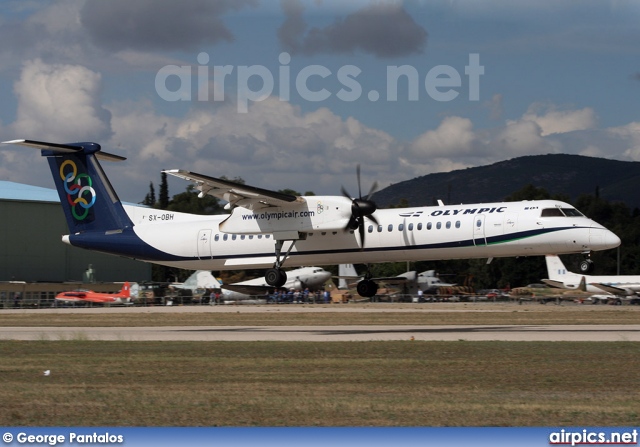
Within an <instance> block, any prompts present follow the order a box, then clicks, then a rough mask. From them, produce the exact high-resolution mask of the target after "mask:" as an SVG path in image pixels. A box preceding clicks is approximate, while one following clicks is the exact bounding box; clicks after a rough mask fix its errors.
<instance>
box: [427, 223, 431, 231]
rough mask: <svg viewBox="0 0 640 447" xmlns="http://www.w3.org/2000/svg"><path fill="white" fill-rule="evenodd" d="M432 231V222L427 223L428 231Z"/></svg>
mask: <svg viewBox="0 0 640 447" xmlns="http://www.w3.org/2000/svg"><path fill="white" fill-rule="evenodd" d="M430 229H431V222H427V230H430Z"/></svg>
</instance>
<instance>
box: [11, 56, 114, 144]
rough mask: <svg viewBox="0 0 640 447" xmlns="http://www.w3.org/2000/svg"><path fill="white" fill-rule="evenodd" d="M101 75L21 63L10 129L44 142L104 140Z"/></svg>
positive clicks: (106, 128)
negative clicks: (16, 99) (16, 105)
mask: <svg viewBox="0 0 640 447" xmlns="http://www.w3.org/2000/svg"><path fill="white" fill-rule="evenodd" d="M100 83H101V76H100V74H99V73H96V72H93V71H91V70H89V69H87V68H85V67H82V66H79V65H62V64H46V63H44V62H42V61H41V60H39V59H36V60H33V61H29V62H26V63H25V64H24V67H23V70H22V73H21V76H20V79H19V80H18V81H17V82H16V84H15V86H14V90H15V93H16V96H17V98H18V109H17V117H16V121H15V122H14V123H13V124H12V126H11V129H12V130H13V132H14V133H15V134H16V135H21V136H23V137H24V138H30V139H44V140H47V141H65V142H66V141H81V140H83V139H85V140H86V139H97V140H105V139H106V138H107V137H108V136H109V134H110V132H111V129H110V119H111V116H110V113H109V112H108V111H107V110H106V109H104V108H103V107H102V105H101V103H100Z"/></svg>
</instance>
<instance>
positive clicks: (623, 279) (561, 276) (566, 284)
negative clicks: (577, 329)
mask: <svg viewBox="0 0 640 447" xmlns="http://www.w3.org/2000/svg"><path fill="white" fill-rule="evenodd" d="M545 260H546V262H547V272H548V275H549V278H548V279H543V280H542V281H543V282H544V283H545V284H548V285H550V286H552V287H558V288H561V289H575V290H582V291H586V292H593V293H602V292H606V293H610V294H612V295H626V296H632V295H636V294H638V292H640V275H596V276H590V275H580V274H578V273H572V272H570V271H569V270H567V268H566V267H565V266H564V263H563V262H562V260H561V259H560V258H559V257H558V256H553V255H547V256H545Z"/></svg>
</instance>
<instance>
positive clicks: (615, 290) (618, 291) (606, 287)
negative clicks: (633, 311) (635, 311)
mask: <svg viewBox="0 0 640 447" xmlns="http://www.w3.org/2000/svg"><path fill="white" fill-rule="evenodd" d="M589 284H590V285H592V286H593V287H597V288H598V289H600V290H603V291H605V292H607V293H612V294H614V295H635V292H634V291H633V290H632V289H630V288H626V287H616V286H612V285H610V284H602V283H597V282H592V283H589Z"/></svg>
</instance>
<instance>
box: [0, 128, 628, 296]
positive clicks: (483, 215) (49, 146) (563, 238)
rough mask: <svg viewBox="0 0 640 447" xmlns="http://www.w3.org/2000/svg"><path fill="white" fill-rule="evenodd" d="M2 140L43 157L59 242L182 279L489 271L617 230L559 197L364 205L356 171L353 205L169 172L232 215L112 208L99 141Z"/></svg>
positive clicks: (365, 282) (609, 244) (365, 290)
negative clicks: (452, 263) (63, 228)
mask: <svg viewBox="0 0 640 447" xmlns="http://www.w3.org/2000/svg"><path fill="white" fill-rule="evenodd" d="M4 143H5V144H14V145H21V146H27V147H32V148H36V149H39V150H41V153H42V155H43V156H44V157H46V158H47V159H48V162H49V166H50V169H51V173H52V175H53V178H54V182H55V184H56V188H57V190H58V194H59V196H60V200H61V204H62V206H63V210H64V213H65V216H66V219H67V224H68V226H69V234H68V235H65V236H63V237H62V240H63V242H65V243H67V244H69V245H73V246H76V247H81V248H85V249H89V250H97V251H100V252H104V253H111V254H115V255H119V256H124V257H128V258H133V259H138V260H141V261H146V262H152V263H156V264H162V265H166V266H170V267H178V268H184V269H190V270H237V269H244V268H268V270H267V271H266V274H265V281H266V282H267V284H269V285H270V286H273V287H280V286H282V285H284V284H285V283H286V280H287V275H286V273H285V272H284V270H283V265H284V264H285V263H286V264H287V266H303V265H330V264H335V263H336V261H337V260H339V261H340V262H344V263H363V264H369V263H379V262H400V261H428V260H438V259H466V258H487V259H488V262H491V260H493V258H496V257H517V256H542V255H545V254H548V253H550V252H551V253H556V254H571V253H582V254H585V255H587V256H588V255H589V254H590V253H591V252H592V251H596V250H607V249H610V248H615V247H617V246H618V245H620V239H619V238H618V236H616V235H615V234H614V233H612V232H611V231H609V230H608V229H606V228H604V227H603V226H602V225H600V224H598V223H596V222H595V221H593V220H591V219H589V218H587V217H585V216H584V215H583V214H582V213H580V212H579V211H578V210H576V209H575V208H574V207H573V206H571V205H569V204H567V203H564V202H560V201H556V200H535V201H522V202H499V203H476V204H467V205H444V204H442V203H439V204H438V205H437V206H427V207H414V208H392V209H378V207H377V205H376V204H375V202H374V201H373V200H372V199H371V196H372V194H373V193H374V192H375V189H376V187H377V185H376V183H374V184H373V186H372V187H371V189H370V191H369V193H368V194H367V195H366V196H364V197H363V196H362V191H361V187H360V169H359V167H358V169H357V171H356V173H357V184H358V193H359V196H358V197H355V198H353V197H352V196H350V195H349V193H348V192H347V191H346V189H345V188H344V187H343V188H342V189H341V192H342V196H297V195H292V194H286V193H281V192H276V191H269V190H266V189H262V188H258V187H253V186H248V185H243V184H239V183H236V182H232V181H229V180H225V179H219V178H214V177H209V176H207V175H203V174H198V173H194V172H190V171H185V170H179V169H172V170H168V171H164V172H166V173H167V174H170V175H173V176H176V177H179V178H182V179H184V180H187V181H191V182H194V183H195V188H196V189H197V190H198V191H199V196H200V197H204V195H206V194H209V195H212V196H214V197H217V198H219V199H221V200H224V201H226V202H228V203H227V205H226V209H227V210H228V211H230V214H228V215H217V216H216V215H214V216H211V215H209V216H203V215H192V214H187V213H179V212H174V211H167V210H157V209H152V208H147V207H142V206H135V205H128V204H123V203H122V202H121V201H120V199H119V198H118V196H117V194H116V192H115V190H114V189H113V187H112V186H111V183H110V182H109V180H108V178H107V176H106V174H105V173H104V171H103V170H102V167H101V165H100V163H99V160H107V161H122V160H125V157H121V156H118V155H113V154H109V153H106V152H103V151H102V150H101V147H100V145H99V144H97V143H91V142H86V143H85V142H80V143H67V144H58V143H49V142H41V141H33V140H13V141H6V142H4ZM365 236H366V242H365ZM287 245H288V246H287ZM285 247H286V250H284V248H285ZM283 251H284V254H283ZM589 261H590V260H589ZM589 265H591V263H590V262H589ZM370 278H371V276H370V275H369V274H367V275H365V278H364V279H362V280H361V281H360V282H359V283H358V286H357V291H358V293H359V294H360V295H361V296H364V297H372V296H374V295H375V294H376V291H377V288H378V285H377V283H376V282H375V281H373V280H371V279H370Z"/></svg>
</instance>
